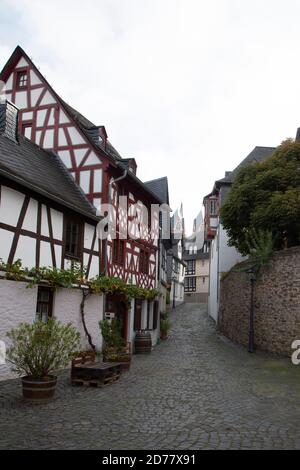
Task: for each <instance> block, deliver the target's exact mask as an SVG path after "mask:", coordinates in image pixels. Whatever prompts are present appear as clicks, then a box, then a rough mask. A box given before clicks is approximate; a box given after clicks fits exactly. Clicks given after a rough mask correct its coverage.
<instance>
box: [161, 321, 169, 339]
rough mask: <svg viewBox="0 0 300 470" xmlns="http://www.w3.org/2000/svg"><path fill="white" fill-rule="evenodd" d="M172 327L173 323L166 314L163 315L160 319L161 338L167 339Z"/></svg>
mask: <svg viewBox="0 0 300 470" xmlns="http://www.w3.org/2000/svg"><path fill="white" fill-rule="evenodd" d="M170 328H171V323H170V320H169V318H168V317H167V316H166V315H163V316H161V319H160V339H162V340H165V339H167V338H168V332H169V330H170Z"/></svg>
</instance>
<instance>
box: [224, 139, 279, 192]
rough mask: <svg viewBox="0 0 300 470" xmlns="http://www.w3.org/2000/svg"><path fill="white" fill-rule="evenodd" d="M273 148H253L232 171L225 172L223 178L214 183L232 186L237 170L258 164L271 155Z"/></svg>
mask: <svg viewBox="0 0 300 470" xmlns="http://www.w3.org/2000/svg"><path fill="white" fill-rule="evenodd" d="M274 150H275V147H255V148H254V149H253V150H252V152H250V153H249V155H248V156H247V157H246V158H245V159H244V160H243V161H242V162H241V163H240V164H239V165H238V166H237V167H236V168H235V169H234V170H233V171H227V172H226V176H225V178H222V179H220V180H218V181H216V184H217V185H218V184H219V185H220V184H222V183H223V184H232V183H233V181H234V179H235V177H236V175H237V173H238V172H239V170H240V169H241V168H243V167H245V166H247V165H250V164H251V163H260V162H262V161H264V160H266V159H267V158H268V157H270V156H271V155H272V153H273V152H274Z"/></svg>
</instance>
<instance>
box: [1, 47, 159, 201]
mask: <svg viewBox="0 0 300 470" xmlns="http://www.w3.org/2000/svg"><path fill="white" fill-rule="evenodd" d="M22 56H24V58H25V59H26V60H27V61H28V62H29V63H31V64H32V66H33V67H34V68H35V71H36V73H37V75H38V76H39V77H40V79H41V80H43V81H44V82H45V83H46V84H47V86H48V87H49V89H50V90H51V93H53V95H54V96H55V98H56V99H57V101H58V102H59V103H60V104H61V106H62V108H63V110H64V111H65V112H66V114H67V115H68V116H69V117H70V118H71V119H73V120H74V121H75V122H76V124H77V125H78V127H79V129H80V130H81V132H82V133H83V134H84V136H85V137H86V139H87V141H88V142H89V143H90V145H92V147H93V148H94V150H95V151H96V154H97V153H98V152H99V151H101V153H102V154H104V155H105V156H106V157H107V158H108V159H109V161H110V163H111V164H112V165H113V166H116V167H118V168H120V170H123V171H124V170H127V169H128V165H126V163H125V162H123V161H122V160H123V159H122V157H121V155H120V154H119V153H118V152H117V150H116V149H115V148H114V147H113V145H112V144H111V143H110V142H109V141H106V145H105V146H104V144H103V143H101V142H99V132H98V130H99V128H100V127H102V126H96V125H95V124H93V123H92V122H91V121H90V120H89V119H87V118H86V117H85V116H83V115H82V114H81V113H79V112H78V111H77V110H76V109H74V108H72V106H70V105H69V104H67V103H66V102H65V101H64V100H63V99H62V98H61V97H60V96H59V95H58V94H57V93H56V92H55V91H54V89H53V88H52V86H51V85H50V84H49V83H48V82H47V80H46V79H45V77H44V76H43V75H42V74H41V73H40V71H39V70H38V69H37V67H36V66H35V65H34V63H33V62H32V60H31V59H30V57H29V56H28V55H27V54H26V52H25V51H24V50H23V49H22V48H21V47H20V46H17V47H16V49H15V50H14V52H13V53H12V55H11V56H10V58H9V60H8V61H7V63H6V64H5V66H4V68H3V69H2V71H1V73H0V80H3V81H6V80H7V78H8V76H9V74H10V72H11V69H12V68H14V67H15V66H16V65H17V63H18V61H19V60H20V58H21V57H22ZM127 176H128V178H129V179H131V180H132V181H133V182H134V183H135V184H137V185H138V186H139V187H140V188H141V189H142V190H143V191H145V192H146V193H147V194H148V195H149V196H151V197H152V198H154V199H155V200H156V201H157V202H159V203H162V201H161V200H160V198H159V197H158V196H157V195H156V194H155V193H153V192H152V191H151V189H150V188H149V187H147V186H146V185H145V184H144V183H143V182H142V181H141V180H140V179H139V178H138V177H137V176H136V175H134V174H133V173H132V172H131V171H128V174H127Z"/></svg>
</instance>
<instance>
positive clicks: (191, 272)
mask: <svg viewBox="0 0 300 470" xmlns="http://www.w3.org/2000/svg"><path fill="white" fill-rule="evenodd" d="M186 264H187V266H186V268H185V274H186V275H187V276H194V275H195V274H196V261H195V260H194V259H189V260H188V261H187V262H186ZM189 264H192V268H189Z"/></svg>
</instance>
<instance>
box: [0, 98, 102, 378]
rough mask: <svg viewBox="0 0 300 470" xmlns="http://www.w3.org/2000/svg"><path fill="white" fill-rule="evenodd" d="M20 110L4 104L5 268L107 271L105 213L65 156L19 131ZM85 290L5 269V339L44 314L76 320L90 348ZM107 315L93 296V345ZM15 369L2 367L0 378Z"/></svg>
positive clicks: (0, 284)
mask: <svg viewBox="0 0 300 470" xmlns="http://www.w3.org/2000/svg"><path fill="white" fill-rule="evenodd" d="M17 124H18V109H17V108H16V106H15V105H13V104H12V103H10V102H8V101H4V102H1V103H0V258H1V263H0V265H2V266H5V265H7V264H8V265H13V264H14V263H16V262H17V261H18V260H20V261H21V262H22V266H23V268H28V269H31V268H42V267H50V268H59V269H67V268H69V267H70V266H71V265H74V263H77V264H78V265H80V266H86V269H87V273H86V276H87V277H88V278H91V277H94V276H97V275H98V274H99V273H100V270H101V263H100V260H101V256H100V244H99V242H98V239H97V237H96V233H97V230H96V229H97V224H98V222H99V217H97V216H96V210H95V208H94V207H93V206H92V204H91V203H90V202H89V201H88V199H87V198H86V197H85V195H84V193H83V191H82V190H81V189H80V187H79V186H78V185H77V184H76V183H75V181H74V179H73V178H72V177H71V176H70V174H69V172H68V171H67V169H66V168H65V166H64V165H63V164H62V162H61V160H60V158H59V157H58V156H57V155H55V154H54V153H52V152H48V151H45V150H43V149H41V148H39V147H38V146H37V145H36V144H34V143H33V142H31V141H30V140H29V139H27V138H26V137H24V136H20V135H18V133H17ZM81 297H82V292H81V291H80V290H79V289H76V288H75V289H60V290H59V291H57V292H53V290H52V289H51V288H50V287H49V286H48V285H47V284H44V283H42V285H40V286H37V287H33V288H30V289H29V288H28V283H27V282H20V281H19V280H16V279H12V280H8V279H6V275H5V272H4V271H3V272H2V273H0V340H2V341H6V339H7V338H6V332H7V331H9V330H10V329H12V328H14V327H16V326H17V324H18V323H20V322H26V321H27V322H29V323H32V321H34V319H35V318H36V317H37V316H38V317H39V318H41V319H43V320H47V318H49V317H51V316H55V317H56V318H57V319H59V320H61V321H63V322H72V323H73V324H74V325H75V326H76V328H77V329H78V330H79V331H80V332H81V333H82V335H81V336H82V346H83V347H85V346H88V344H87V341H86V337H85V334H84V331H83V325H82V321H81V317H80V302H81ZM102 318H103V299H102V297H101V296H96V295H94V296H91V297H90V299H88V301H87V303H86V321H87V325H88V330H89V332H90V333H91V335H92V337H93V341H94V344H95V345H96V346H97V347H100V346H101V337H100V331H99V325H98V322H99V320H101V319H102ZM8 375H9V371H8V368H7V366H6V365H0V378H2V379H3V378H6V377H7V376H8Z"/></svg>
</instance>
